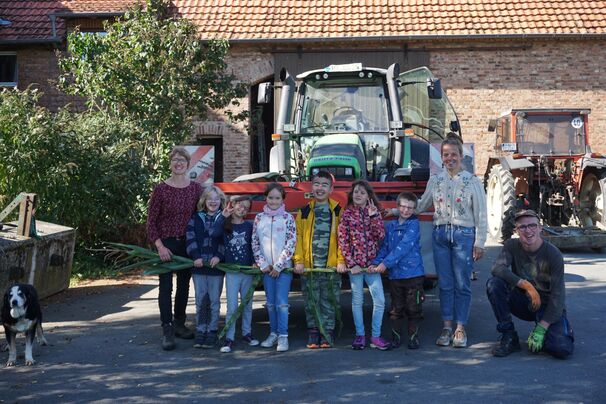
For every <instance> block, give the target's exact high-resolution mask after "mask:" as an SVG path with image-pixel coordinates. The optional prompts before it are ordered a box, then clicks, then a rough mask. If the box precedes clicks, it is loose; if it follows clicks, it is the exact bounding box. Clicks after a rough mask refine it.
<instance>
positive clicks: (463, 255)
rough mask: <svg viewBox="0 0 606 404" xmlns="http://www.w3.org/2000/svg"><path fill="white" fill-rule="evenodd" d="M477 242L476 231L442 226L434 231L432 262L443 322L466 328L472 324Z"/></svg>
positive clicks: (467, 228)
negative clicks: (470, 318)
mask: <svg viewBox="0 0 606 404" xmlns="http://www.w3.org/2000/svg"><path fill="white" fill-rule="evenodd" d="M474 242H475V228H474V227H463V226H453V225H440V226H434V228H433V260H434V263H435V266H436V273H437V275H438V287H439V289H440V311H441V312H442V320H443V321H456V323H457V324H460V325H465V324H467V321H468V320H469V310H470V307H471V272H472V270H473V244H474Z"/></svg>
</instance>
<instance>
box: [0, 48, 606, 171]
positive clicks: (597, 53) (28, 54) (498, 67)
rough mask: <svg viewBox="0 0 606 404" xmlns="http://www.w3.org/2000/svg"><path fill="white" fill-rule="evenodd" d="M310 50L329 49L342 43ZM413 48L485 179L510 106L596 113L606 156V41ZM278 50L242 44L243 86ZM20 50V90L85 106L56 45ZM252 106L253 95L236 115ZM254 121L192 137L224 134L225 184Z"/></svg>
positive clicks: (237, 167) (217, 114)
mask: <svg viewBox="0 0 606 404" xmlns="http://www.w3.org/2000/svg"><path fill="white" fill-rule="evenodd" d="M371 45H372V43H370V42H369V43H365V44H360V45H359V46H361V47H368V46H371ZM310 46H317V47H318V48H324V49H326V48H327V47H335V46H336V45H335V44H330V45H328V44H316V45H310ZM394 46H402V43H396V42H382V43H381V44H380V45H378V46H376V49H378V50H380V49H381V48H387V47H394ZM343 47H344V48H350V47H352V44H351V43H348V44H344V45H343ZM409 47H410V48H416V49H422V50H425V51H428V52H429V54H430V66H429V67H430V68H431V69H432V71H433V72H434V74H435V75H436V76H437V77H439V78H441V79H442V83H443V86H444V88H445V89H446V90H447V94H448V96H449V98H450V100H451V102H452V103H453V105H454V108H455V110H456V111H457V113H458V116H459V119H460V120H461V125H462V131H463V136H464V139H465V141H466V142H473V143H475V144H476V173H477V174H479V175H482V174H483V173H484V171H485V167H486V163H487V159H488V156H489V155H490V154H492V148H493V145H494V133H490V132H487V130H486V128H487V126H488V120H489V119H490V118H496V117H497V116H498V115H500V113H501V112H502V111H504V110H507V109H509V108H590V109H591V114H590V115H589V122H590V124H589V129H590V137H591V145H592V148H593V150H594V151H597V152H602V153H606V76H605V73H606V71H605V70H606V67H604V61H605V60H606V41H603V40H601V41H599V40H594V41H545V42H540V41H534V42H532V41H525V42H523V43H522V42H520V43H516V42H513V41H512V42H506V41H500V42H499V41H493V42H484V43H481V42H472V41H468V42H465V43H460V42H459V43H455V42H443V43H439V42H437V41H434V42H431V43H430V42H417V43H410V44H409ZM2 50H11V49H2ZM271 51H272V49H270V48H269V47H268V46H265V47H255V48H253V47H252V46H246V45H238V46H234V47H232V49H231V50H230V55H229V58H228V66H229V69H230V70H231V71H232V72H233V73H234V74H235V75H236V77H237V78H238V79H239V80H240V81H242V82H245V83H247V84H250V85H253V84H256V83H259V82H261V81H263V80H265V79H266V78H267V77H269V76H271V75H273V71H274V66H273V56H272V53H271ZM17 53H18V63H19V88H25V87H26V86H27V85H28V84H30V83H34V85H35V86H36V87H37V88H39V89H40V90H41V91H43V92H44V93H45V95H44V96H43V98H42V104H43V105H45V106H47V107H49V108H51V109H56V108H58V107H59V106H61V105H65V104H66V103H70V102H71V103H75V105H78V103H80V105H81V101H80V100H79V99H78V98H77V97H71V96H67V95H65V94H62V93H60V92H59V91H58V90H57V89H56V88H55V87H54V86H53V85H52V84H49V78H50V79H56V77H57V76H58V74H59V69H58V66H57V64H56V57H55V55H54V49H52V47H50V46H29V47H27V48H25V47H24V48H19V49H17ZM249 108H250V103H249V99H248V97H245V98H243V99H241V100H240V106H239V107H237V108H236V109H235V110H234V112H238V111H241V110H242V111H248V110H249ZM247 124H248V122H239V123H231V122H229V121H228V120H227V118H226V117H225V115H223V114H222V113H221V111H214V112H212V113H211V114H210V115H209V117H208V119H207V120H205V121H204V122H198V123H197V124H196V127H195V131H194V133H193V136H192V139H191V140H192V141H194V142H195V141H196V138H200V137H217V136H219V137H223V155H224V164H223V165H224V173H223V175H224V180H225V181H230V180H232V179H233V178H235V177H236V176H238V175H242V174H247V173H250V154H249V153H250V137H249V135H248V131H247ZM253 158H254V157H253Z"/></svg>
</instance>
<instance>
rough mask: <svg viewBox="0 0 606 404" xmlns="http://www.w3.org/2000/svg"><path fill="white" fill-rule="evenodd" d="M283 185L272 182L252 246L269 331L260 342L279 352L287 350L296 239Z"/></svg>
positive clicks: (266, 194)
mask: <svg viewBox="0 0 606 404" xmlns="http://www.w3.org/2000/svg"><path fill="white" fill-rule="evenodd" d="M284 197H285V192H284V187H283V186H282V185H280V184H278V183H270V184H268V185H267V188H266V189H265V200H266V202H267V204H266V205H265V206H264V208H263V212H261V213H259V214H258V215H257V217H255V222H254V224H253V234H252V249H253V256H254V258H255V261H256V263H257V265H258V266H259V268H260V269H261V271H262V272H263V287H264V288H265V297H266V304H265V306H266V307H267V312H268V314H269V327H270V333H269V336H268V337H267V339H265V341H263V342H262V343H261V346H262V347H264V348H271V347H273V346H274V345H275V344H276V343H277V344H278V346H277V351H278V352H283V351H287V350H288V307H289V305H288V293H289V292H290V283H291V282H292V273H291V272H288V271H285V269H286V268H291V267H292V256H293V253H294V251H295V245H296V242H297V231H296V226H295V219H294V218H293V217H292V215H291V214H290V213H288V212H286V210H285V208H284Z"/></svg>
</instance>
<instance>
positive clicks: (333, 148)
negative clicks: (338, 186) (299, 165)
mask: <svg viewBox="0 0 606 404" xmlns="http://www.w3.org/2000/svg"><path fill="white" fill-rule="evenodd" d="M320 170H324V171H328V172H330V173H331V174H332V175H334V176H335V179H337V180H341V181H352V180H357V179H359V178H365V177H366V159H365V157H364V146H363V145H362V140H361V139H360V136H358V135H357V134H355V133H339V134H334V135H326V136H324V137H322V138H320V139H319V140H318V141H317V142H316V143H315V144H314V145H313V147H312V149H311V153H310V158H309V161H308V162H307V170H306V171H307V176H308V177H311V176H312V175H314V174H316V173H317V172H318V171H320Z"/></svg>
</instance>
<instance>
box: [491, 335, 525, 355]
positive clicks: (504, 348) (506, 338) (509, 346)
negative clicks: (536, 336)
mask: <svg viewBox="0 0 606 404" xmlns="http://www.w3.org/2000/svg"><path fill="white" fill-rule="evenodd" d="M519 350H520V339H519V338H518V333H517V332H515V331H509V332H504V333H502V334H501V338H499V342H498V343H497V344H496V345H495V346H494V348H492V354H493V355H494V356H497V357H499V358H502V357H505V356H507V355H509V354H510V353H514V352H518V351H519Z"/></svg>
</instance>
